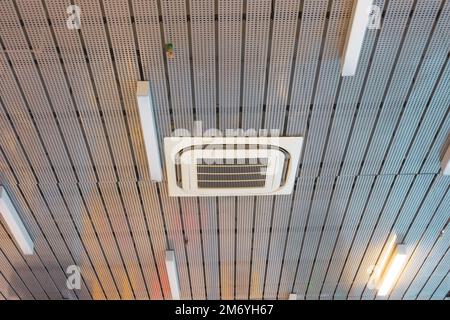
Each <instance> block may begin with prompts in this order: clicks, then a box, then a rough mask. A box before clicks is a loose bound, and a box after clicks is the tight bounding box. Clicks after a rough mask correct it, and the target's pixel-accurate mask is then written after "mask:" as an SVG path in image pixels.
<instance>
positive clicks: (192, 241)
mask: <svg viewBox="0 0 450 320" xmlns="http://www.w3.org/2000/svg"><path fill="white" fill-rule="evenodd" d="M352 3H353V1H352V0H275V1H271V0H233V1H229V0H150V1H148V0H94V1H93V0H77V1H76V2H73V1H69V0H14V1H13V0H2V1H1V2H0V13H1V14H0V45H1V47H0V80H1V81H0V127H1V132H2V134H3V137H4V139H2V142H1V143H0V151H1V152H0V184H2V185H4V186H5V187H6V188H7V190H8V192H9V194H10V195H11V198H12V200H13V202H14V203H15V205H16V206H17V209H18V211H19V213H20V214H21V216H22V217H23V219H24V221H25V223H26V225H27V227H28V229H29V230H30V233H31V234H32V236H33V239H34V241H35V254H34V255H32V256H23V255H22V254H21V252H20V250H19V248H18V247H17V245H16V243H15V242H14V240H13V238H12V237H11V235H10V234H9V232H8V230H7V228H6V226H5V224H4V222H3V221H1V225H0V300H3V299H63V298H64V299H119V298H120V299H170V289H169V285H168V279H167V273H166V270H165V262H164V259H165V250H168V249H171V250H174V251H175V255H176V260H177V266H178V272H179V277H180V286H181V297H182V298H184V299H219V298H222V299H262V298H265V299H277V298H278V299H286V298H287V297H288V295H289V293H291V292H294V293H297V294H298V295H299V297H300V298H302V299H375V298H377V297H376V292H374V291H373V290H371V289H369V288H368V287H367V282H368V279H369V276H370V275H369V274H368V273H367V270H368V269H370V267H371V266H373V265H374V264H376V262H377V261H378V260H379V259H380V256H381V253H382V252H383V249H384V247H385V245H386V242H387V239H388V237H389V234H390V233H391V232H393V231H395V232H397V233H398V235H399V237H400V239H401V240H402V241H403V242H404V243H405V244H406V245H407V247H408V250H409V253H410V255H409V260H408V263H407V265H406V267H405V270H404V271H403V272H402V274H401V276H400V278H399V279H398V281H397V283H396V285H395V287H394V289H393V290H392V292H391V294H390V296H389V297H387V298H389V299H444V298H445V297H446V295H447V292H448V291H449V289H450V284H449V271H450V264H449V256H450V255H449V247H450V237H449V236H448V232H446V233H441V231H442V229H443V228H444V227H445V226H446V225H447V223H448V219H449V217H450V216H449V210H448V208H449V207H450V203H449V201H450V191H449V186H450V179H448V177H442V176H440V175H439V153H440V151H441V150H440V149H441V147H442V145H443V144H444V141H445V139H446V138H447V134H448V132H449V131H450V113H449V110H450V107H449V106H450V90H448V88H450V62H449V58H450V55H449V52H450V36H449V35H450V0H374V3H375V4H376V5H377V6H379V7H380V8H381V9H382V11H383V16H382V21H381V26H382V27H381V29H369V30H368V31H367V34H366V38H365V41H364V45H363V49H362V53H361V58H360V61H359V67H358V70H357V73H356V75H355V76H354V77H350V78H342V77H340V64H339V63H340V61H339V58H340V52H341V51H342V47H343V44H344V41H345V36H346V30H347V27H348V23H349V18H350V14H351V8H352ZM71 4H76V5H78V6H79V7H80V9H81V28H80V29H79V30H76V29H75V30H72V29H69V28H68V27H67V25H66V20H67V18H68V14H67V7H68V6H69V5H71ZM168 43H172V44H173V47H174V56H173V57H169V56H167V55H166V53H165V47H166V44H168ZM138 80H148V81H150V84H151V90H152V95H153V98H154V102H155V108H156V117H157V123H158V131H159V140H160V142H162V139H163V138H164V137H166V136H169V135H170V134H171V132H172V131H173V130H175V129H187V130H189V131H191V132H193V129H194V128H195V125H194V121H201V122H202V129H203V130H207V129H220V130H224V131H225V130H226V129H236V128H242V129H255V130H259V129H267V130H271V129H277V130H279V131H280V133H281V134H285V135H302V136H304V137H305V145H304V150H303V154H302V162H301V165H300V168H299V171H298V178H297V181H296V185H295V189H294V192H293V194H292V195H289V196H275V197H272V196H271V197H265V196H262V197H229V198H222V197H220V198H200V199H196V198H192V199H177V198H171V197H169V196H168V192H167V184H166V183H165V182H162V183H152V182H151V181H150V179H149V174H148V165H147V159H146V158H145V152H144V149H143V141H142V133H141V128H140V125H139V119H138V113H137V106H136V102H135V85H136V81H138ZM161 148H162V146H161ZM73 264H75V265H78V266H80V267H81V269H82V289H81V290H68V289H67V287H66V277H67V274H66V269H67V267H68V266H70V265H73Z"/></svg>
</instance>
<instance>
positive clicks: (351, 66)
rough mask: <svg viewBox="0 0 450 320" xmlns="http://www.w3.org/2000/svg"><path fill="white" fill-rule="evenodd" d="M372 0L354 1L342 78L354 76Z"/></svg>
mask: <svg viewBox="0 0 450 320" xmlns="http://www.w3.org/2000/svg"><path fill="white" fill-rule="evenodd" d="M372 2H373V0H355V1H354V4H353V11H352V17H351V19H350V26H349V29H348V33H347V40H346V43H345V47H344V54H343V60H342V76H343V77H347V76H354V75H355V73H356V68H357V67H358V61H359V56H360V54H361V48H362V45H363V42H364V36H365V34H366V30H367V27H368V25H369V15H370V8H371V6H372Z"/></svg>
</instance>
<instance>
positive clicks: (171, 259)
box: [166, 251, 181, 300]
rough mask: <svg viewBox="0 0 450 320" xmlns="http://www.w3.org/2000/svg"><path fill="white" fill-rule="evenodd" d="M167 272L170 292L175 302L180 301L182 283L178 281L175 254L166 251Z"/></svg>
mask: <svg viewBox="0 0 450 320" xmlns="http://www.w3.org/2000/svg"><path fill="white" fill-rule="evenodd" d="M166 271H167V276H168V278H169V285H170V292H171V293H172V299H173V300H180V291H181V290H180V281H179V279H178V271H177V263H176V261H175V252H174V251H166Z"/></svg>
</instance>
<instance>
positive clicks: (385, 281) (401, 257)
mask: <svg viewBox="0 0 450 320" xmlns="http://www.w3.org/2000/svg"><path fill="white" fill-rule="evenodd" d="M407 258H408V256H407V254H406V246H405V245H396V246H395V249H394V252H393V254H392V256H391V259H390V260H389V263H388V265H387V266H386V268H385V270H384V272H383V275H382V277H381V281H380V288H379V289H378V292H377V295H379V296H382V297H384V296H386V295H388V294H389V292H391V289H392V287H393V286H394V284H395V282H396V281H397V279H398V277H399V275H400V273H401V272H402V270H403V267H404V266H405V263H406V260H407Z"/></svg>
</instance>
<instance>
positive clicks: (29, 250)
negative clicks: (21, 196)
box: [0, 186, 34, 255]
mask: <svg viewBox="0 0 450 320" xmlns="http://www.w3.org/2000/svg"><path fill="white" fill-rule="evenodd" d="M0 214H1V215H2V217H3V220H4V221H5V223H6V225H7V227H8V228H9V231H10V232H11V234H12V236H13V237H14V239H15V240H16V242H17V244H18V245H19V247H20V250H22V252H23V254H25V255H31V254H33V250H34V244H33V240H31V237H30V235H29V234H28V231H27V229H26V228H25V226H24V224H23V222H22V219H21V218H20V216H19V214H18V213H17V211H16V208H15V207H14V205H13V203H12V202H11V199H10V198H9V196H8V193H7V192H6V190H5V188H3V187H2V186H0Z"/></svg>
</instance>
